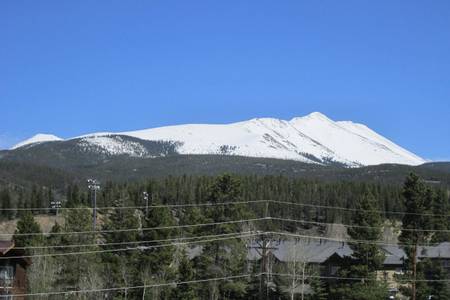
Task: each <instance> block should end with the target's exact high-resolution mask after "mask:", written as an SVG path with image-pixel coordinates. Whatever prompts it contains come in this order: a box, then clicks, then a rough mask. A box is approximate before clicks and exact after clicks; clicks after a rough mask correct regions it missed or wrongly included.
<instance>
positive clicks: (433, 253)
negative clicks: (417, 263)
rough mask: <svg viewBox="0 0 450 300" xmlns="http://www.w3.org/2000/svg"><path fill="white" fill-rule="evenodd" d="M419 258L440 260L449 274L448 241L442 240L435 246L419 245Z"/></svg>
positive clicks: (449, 244)
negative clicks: (442, 241)
mask: <svg viewBox="0 0 450 300" xmlns="http://www.w3.org/2000/svg"><path fill="white" fill-rule="evenodd" d="M417 258H418V259H419V260H424V259H430V260H432V261H438V262H440V264H441V266H442V267H443V268H444V269H445V270H446V271H447V273H448V274H450V243H449V242H444V243H440V244H438V245H435V246H427V247H419V249H418V251H417Z"/></svg>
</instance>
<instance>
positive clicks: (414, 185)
mask: <svg viewBox="0 0 450 300" xmlns="http://www.w3.org/2000/svg"><path fill="white" fill-rule="evenodd" d="M403 197H404V201H405V203H404V204H405V209H406V210H405V215H404V217H403V221H402V232H401V234H400V237H399V241H400V242H401V243H402V244H404V245H405V246H404V249H405V252H406V255H407V257H408V271H409V272H408V273H409V274H410V277H411V280H412V283H411V299H412V300H416V299H417V298H416V296H417V295H416V279H417V248H418V245H419V244H420V243H425V242H426V240H427V237H428V236H429V233H428V232H426V231H423V230H424V229H430V227H431V223H432V221H431V220H430V217H429V216H428V215H427V214H429V213H430V209H431V207H430V206H431V204H432V202H433V192H432V191H431V190H430V189H429V188H427V187H426V186H425V184H424V183H423V181H422V180H421V179H420V178H419V176H417V175H416V174H413V173H412V174H410V175H409V176H408V177H407V178H406V181H405V183H404V186H403Z"/></svg>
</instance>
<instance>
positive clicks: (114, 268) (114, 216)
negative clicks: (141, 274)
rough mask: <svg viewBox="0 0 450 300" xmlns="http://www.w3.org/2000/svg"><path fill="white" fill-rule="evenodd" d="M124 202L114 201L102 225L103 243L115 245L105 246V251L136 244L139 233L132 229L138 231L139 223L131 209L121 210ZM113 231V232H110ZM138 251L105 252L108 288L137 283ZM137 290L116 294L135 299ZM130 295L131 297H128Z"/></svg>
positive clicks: (104, 260)
mask: <svg viewBox="0 0 450 300" xmlns="http://www.w3.org/2000/svg"><path fill="white" fill-rule="evenodd" d="M124 206H125V205H124V200H123V199H122V198H119V199H118V200H116V201H114V206H113V207H114V208H116V209H114V210H113V211H112V213H111V214H110V215H109V218H108V219H107V220H106V222H105V224H104V225H103V230H104V231H107V232H105V233H103V239H104V240H105V243H116V244H117V245H112V246H105V249H117V248H124V247H126V246H128V247H135V246H136V245H137V244H135V243H134V244H133V242H136V241H138V240H139V231H138V230H135V231H134V230H132V229H139V221H138V218H137V216H136V215H135V211H134V210H131V209H122V208H123V207H124ZM120 230H126V231H120ZM111 231H114V232H111ZM121 243H130V244H128V245H127V244H121ZM137 255H138V251H137V250H133V251H120V252H106V253H104V254H103V255H102V264H103V266H104V270H105V272H106V274H107V276H106V278H108V285H109V287H115V286H132V285H135V284H136V283H137V277H138V272H137V270H138V268H139V261H138V257H137ZM136 292H138V291H137V290H133V291H131V293H130V292H129V291H128V290H123V291H119V292H117V293H116V294H117V295H120V294H122V293H123V294H124V297H125V298H128V297H129V296H134V297H137V296H136V295H133V293H136ZM130 294H131V295H130Z"/></svg>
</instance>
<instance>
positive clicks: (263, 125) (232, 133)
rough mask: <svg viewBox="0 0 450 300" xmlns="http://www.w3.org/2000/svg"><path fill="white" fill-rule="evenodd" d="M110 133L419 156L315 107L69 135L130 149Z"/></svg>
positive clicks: (372, 161) (309, 156)
mask: <svg viewBox="0 0 450 300" xmlns="http://www.w3.org/2000/svg"><path fill="white" fill-rule="evenodd" d="M110 135H121V136H129V137H133V138H137V139H140V140H144V141H158V142H171V143H173V145H175V147H176V149H175V151H176V152H177V153H179V154H213V155H217V154H220V155H240V156H248V157H265V158H278V159H292V160H298V161H302V162H306V163H319V164H329V163H331V162H333V163H334V162H337V163H341V164H344V165H347V166H351V167H357V166H364V165H378V164H384V163H396V164H406V165H419V164H422V163H424V162H425V160H423V159H422V158H420V157H418V156H416V155H414V154H413V153H411V152H409V151H407V150H406V149H403V148H402V147H400V146H398V145H396V144H395V143H393V142H392V141H390V140H388V139H387V138H385V137H383V136H381V135H379V134H378V133H376V132H375V131H373V130H371V129H370V128H368V127H367V126H365V125H362V124H358V123H353V122H351V121H333V120H331V119H330V118H328V117H327V116H326V115H324V114H322V113H320V112H313V113H310V114H309V115H307V116H304V117H297V118H293V119H292V120H290V121H286V120H282V119H275V118H255V119H251V120H247V121H241V122H237V123H231V124H185V125H176V126H165V127H157V128H149V129H143V130H137V131H129V132H116V133H112V132H110V133H91V134H88V135H84V136H81V137H78V138H74V139H82V142H83V143H84V144H83V145H85V144H89V145H93V146H92V147H90V148H89V149H91V148H92V149H100V148H101V149H106V150H107V151H108V153H110V154H112V155H113V154H114V155H116V154H118V153H123V154H127V153H129V152H130V151H128V150H127V149H130V142H129V141H128V140H120V139H114V140H111V139H109V138H105V137H107V136H110ZM86 138H88V139H86ZM60 140H61V139H60V138H59V137H56V136H54V135H49V134H38V135H35V136H34V137H32V138H31V139H28V140H26V141H24V142H21V143H19V144H17V145H16V146H14V147H13V148H12V149H15V148H18V147H22V146H25V145H29V144H32V143H42V142H48V141H60ZM134 142H136V141H134ZM136 143H138V142H136ZM133 145H134V144H133ZM85 146H86V145H85ZM100 146H101V147H100ZM133 147H134V146H133ZM136 147H137V146H136ZM136 147H134V148H136ZM134 148H133V149H134ZM106 150H105V151H106Z"/></svg>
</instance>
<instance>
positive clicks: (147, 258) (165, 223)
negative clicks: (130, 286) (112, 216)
mask: <svg viewBox="0 0 450 300" xmlns="http://www.w3.org/2000/svg"><path fill="white" fill-rule="evenodd" d="M153 204H155V205H156V204H159V203H158V202H154V203H153ZM175 224H176V222H175V220H174V218H173V216H172V212H171V211H170V210H169V209H168V208H167V207H152V208H151V209H150V210H149V213H148V215H147V216H146V217H145V219H144V227H145V228H155V227H171V226H174V225H175ZM174 235H175V232H174V230H173V229H170V228H169V229H157V230H145V229H143V233H142V237H141V238H142V240H143V241H147V242H148V247H147V249H145V250H144V251H143V254H142V255H141V257H140V259H141V263H140V265H141V274H140V275H141V281H142V284H144V285H148V284H150V283H163V282H167V281H169V280H170V279H173V278H174V275H175V274H174V266H173V264H172V262H173V261H174V256H175V247H174V246H170V245H169V246H166V245H167V244H168V242H161V240H167V239H170V238H173V237H174ZM161 245H164V246H163V247H159V246H161ZM143 293H146V291H145V289H144V291H143ZM169 296H170V288H169V287H162V288H152V297H153V298H155V297H156V298H158V299H169ZM153 298H152V299H153Z"/></svg>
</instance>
